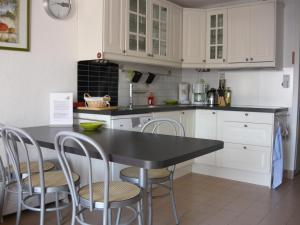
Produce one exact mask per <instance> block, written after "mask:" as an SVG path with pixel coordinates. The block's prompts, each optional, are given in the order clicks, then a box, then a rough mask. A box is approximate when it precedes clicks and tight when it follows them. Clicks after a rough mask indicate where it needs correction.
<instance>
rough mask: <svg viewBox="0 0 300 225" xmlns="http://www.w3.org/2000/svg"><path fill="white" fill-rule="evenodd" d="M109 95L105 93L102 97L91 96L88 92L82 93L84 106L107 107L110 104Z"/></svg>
mask: <svg viewBox="0 0 300 225" xmlns="http://www.w3.org/2000/svg"><path fill="white" fill-rule="evenodd" d="M110 100H111V97H110V96H109V95H105V96H104V97H92V96H90V95H89V94H88V93H85V94H84V101H85V106H86V107H87V108H107V107H109V106H110V103H109V102H110Z"/></svg>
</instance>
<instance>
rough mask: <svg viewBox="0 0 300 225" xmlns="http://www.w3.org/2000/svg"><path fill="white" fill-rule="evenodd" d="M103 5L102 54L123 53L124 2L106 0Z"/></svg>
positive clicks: (120, 0) (121, 0)
mask: <svg viewBox="0 0 300 225" xmlns="http://www.w3.org/2000/svg"><path fill="white" fill-rule="evenodd" d="M104 7H105V9H104V15H105V16H104V46H103V48H104V54H105V53H106V52H109V53H116V54H119V55H121V54H124V50H125V41H124V38H125V34H124V32H125V29H124V25H125V2H124V1H123V0H114V1H111V0H106V1H105V4H104Z"/></svg>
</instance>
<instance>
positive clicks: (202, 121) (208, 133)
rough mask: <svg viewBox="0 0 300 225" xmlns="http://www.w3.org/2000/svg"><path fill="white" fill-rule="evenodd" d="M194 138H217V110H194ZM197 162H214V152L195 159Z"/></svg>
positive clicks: (209, 163)
mask: <svg viewBox="0 0 300 225" xmlns="http://www.w3.org/2000/svg"><path fill="white" fill-rule="evenodd" d="M195 124H196V131H195V137H196V138H204V139H214V140H215V139H217V112H216V111H212V110H197V111H196V123H195ZM195 161H196V162H197V163H203V164H206V165H215V164H216V153H215V152H213V153H210V154H207V155H204V156H201V157H198V158H196V159H195Z"/></svg>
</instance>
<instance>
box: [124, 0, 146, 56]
mask: <svg viewBox="0 0 300 225" xmlns="http://www.w3.org/2000/svg"><path fill="white" fill-rule="evenodd" d="M127 3H128V4H127V20H126V21H127V24H126V38H125V39H126V50H125V52H124V53H125V54H128V55H134V56H146V55H147V53H146V50H147V33H148V32H147V16H148V7H147V0H127Z"/></svg>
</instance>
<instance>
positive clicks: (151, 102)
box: [148, 92, 155, 105]
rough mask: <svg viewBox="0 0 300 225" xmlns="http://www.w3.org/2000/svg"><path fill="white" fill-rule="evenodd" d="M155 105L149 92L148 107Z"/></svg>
mask: <svg viewBox="0 0 300 225" xmlns="http://www.w3.org/2000/svg"><path fill="white" fill-rule="evenodd" d="M154 104H155V96H154V95H153V93H152V92H150V94H149V96H148V105H154Z"/></svg>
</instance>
